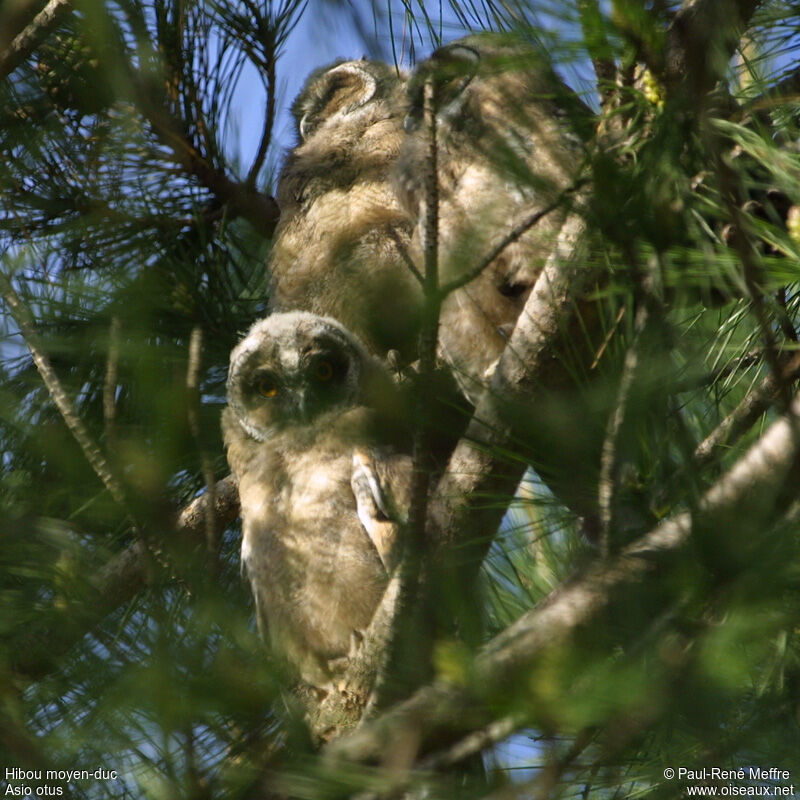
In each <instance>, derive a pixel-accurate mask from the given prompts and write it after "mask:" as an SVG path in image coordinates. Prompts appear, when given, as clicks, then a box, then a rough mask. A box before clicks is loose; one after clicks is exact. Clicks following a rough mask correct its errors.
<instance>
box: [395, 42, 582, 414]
mask: <svg viewBox="0 0 800 800" xmlns="http://www.w3.org/2000/svg"><path fill="white" fill-rule="evenodd" d="M427 82H431V83H432V86H433V90H434V105H435V111H436V117H437V166H438V171H437V175H438V189H439V238H438V266H439V282H440V284H441V285H445V284H447V283H448V282H451V281H454V280H458V279H460V278H461V277H462V276H464V275H466V274H469V272H470V270H474V269H475V268H476V267H477V266H478V265H479V264H480V263H481V262H482V261H483V260H484V259H485V257H486V256H488V255H489V254H491V253H492V251H493V249H495V248H497V247H498V246H499V245H500V243H501V242H502V241H503V239H504V237H506V236H507V235H508V234H509V233H510V232H511V231H512V230H513V229H514V228H515V227H516V226H518V225H520V224H521V223H523V222H524V221H525V220H526V219H529V218H531V217H533V215H535V214H536V213H537V212H541V211H543V210H544V209H546V208H548V207H549V206H550V205H551V204H554V202H555V201H556V200H557V198H558V197H559V195H560V193H562V192H563V191H564V190H565V189H567V187H568V186H570V185H571V183H572V181H573V179H574V178H575V176H576V172H577V169H578V167H579V165H580V162H581V159H582V144H581V139H580V137H579V136H577V135H575V133H574V130H576V129H577V130H580V131H581V132H585V133H588V132H589V126H590V120H591V115H590V112H589V111H588V109H587V108H586V107H585V106H584V105H583V103H582V102H581V101H580V100H579V99H578V98H577V97H576V96H575V95H574V93H573V92H572V91H571V90H570V89H568V88H567V87H566V86H565V85H564V84H563V83H562V82H561V81H560V80H559V79H558V78H557V77H556V76H555V74H554V73H553V71H552V69H551V68H550V67H549V65H548V64H547V63H546V62H545V60H544V58H543V56H542V55H541V53H540V52H539V51H538V50H536V49H535V48H534V47H532V46H531V45H529V44H527V43H524V42H521V41H519V40H513V39H511V40H510V39H509V38H508V37H501V36H499V35H496V34H479V35H474V36H470V37H467V38H465V39H462V40H459V41H457V42H454V43H452V44H449V45H447V46H445V47H442V48H440V49H439V50H437V51H436V52H434V53H433V55H432V56H431V57H430V58H429V59H428V60H427V61H425V62H423V63H422V64H420V65H419V67H418V68H417V70H416V71H415V73H414V75H413V76H412V77H411V79H410V80H409V83H408V86H409V88H408V113H407V116H406V118H405V129H406V130H407V138H406V140H405V142H404V145H403V148H402V151H401V154H400V157H399V159H398V163H397V166H396V168H395V185H396V189H397V192H398V196H399V197H400V199H401V202H402V203H403V206H404V207H405V208H406V210H407V211H408V213H409V214H410V215H411V216H412V217H413V218H414V219H415V220H416V227H415V230H414V233H413V241H412V247H411V254H412V257H413V258H414V260H415V261H417V262H420V261H421V259H422V255H421V253H422V249H423V246H424V243H423V241H422V239H423V231H424V224H425V209H424V206H425V195H424V185H423V181H422V180H421V176H422V175H424V174H425V171H426V164H427V159H428V133H427V131H426V130H425V126H424V125H422V124H421V123H422V118H423V92H424V87H425V85H426V83H427ZM563 219H564V211H563V209H562V208H556V209H554V210H552V211H549V212H548V213H546V214H545V215H544V216H543V217H542V218H541V219H539V220H538V221H537V222H536V223H535V224H534V225H533V226H532V227H530V229H529V230H528V231H527V232H526V233H525V234H523V235H522V236H521V237H520V238H519V239H518V240H516V241H515V242H513V243H511V244H508V245H507V246H506V247H504V248H503V249H502V251H501V252H500V253H499V254H498V255H497V256H496V257H495V258H494V259H492V260H491V261H490V263H489V264H488V265H487V267H486V268H485V269H484V270H483V271H482V272H481V273H480V274H479V275H478V276H477V277H475V278H474V279H473V280H471V281H470V282H469V283H467V284H466V285H465V286H463V287H462V288H459V289H457V290H455V291H453V292H452V293H451V294H450V295H449V296H448V297H447V299H446V300H445V302H444V304H443V307H442V310H441V317H440V333H439V355H440V357H441V358H442V359H443V360H444V361H445V362H447V363H448V364H450V366H451V367H452V369H453V371H454V374H455V375H456V377H457V379H458V381H459V383H460V385H461V387H462V390H463V392H464V394H465V395H466V397H467V398H468V399H469V400H471V401H472V402H473V403H474V402H475V401H476V400H477V398H478V397H479V396H480V392H481V391H482V388H483V386H484V385H485V381H486V377H487V376H488V372H489V371H490V369H491V367H492V365H493V364H494V363H495V362H496V360H497V358H498V357H499V356H500V354H501V352H502V350H503V348H504V346H505V342H506V339H507V337H508V335H509V333H510V332H511V330H512V329H513V327H514V324H515V323H516V320H517V317H518V316H519V314H520V312H521V311H522V308H523V307H524V305H525V301H526V299H527V297H528V295H529V294H530V291H531V289H532V287H533V284H534V282H535V280H536V277H537V276H538V274H539V272H540V270H541V268H542V266H543V262H544V260H545V259H546V257H547V256H548V254H549V253H550V251H551V249H552V244H553V241H554V238H555V236H556V234H557V233H558V230H559V228H560V226H561V224H562V222H563Z"/></svg>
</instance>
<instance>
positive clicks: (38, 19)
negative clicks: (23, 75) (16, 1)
mask: <svg viewBox="0 0 800 800" xmlns="http://www.w3.org/2000/svg"><path fill="white" fill-rule="evenodd" d="M37 6H38V3H28V4H26V9H25V10H26V11H29V12H32V11H33V8H35V7H37ZM71 8H72V3H71V2H70V0H49V2H48V3H47V5H46V6H45V7H44V8H43V9H41V11H39V13H38V14H36V16H35V17H33V19H32V20H30V22H28V23H27V24H26V25H25V27H24V28H23V29H22V30H21V31H19V33H17V35H16V36H14V38H13V39H12V40H11V43H10V44H8V46H7V47H4V48H3V50H2V52H0V80H3V79H4V78H6V77H7V76H8V75H10V74H11V73H12V72H13V71H14V70H15V69H16V68H17V67H18V66H19V65H20V64H22V62H23V61H25V59H26V58H28V57H29V56H30V55H31V54H32V53H33V52H34V51H35V50H36V48H37V47H38V46H39V45H40V44H41V43H42V41H43V40H44V38H45V37H46V36H47V34H48V33H50V31H51V30H53V28H55V27H56V26H57V25H58V24H59V22H61V20H62V18H63V17H64V16H65V15H66V14H67V12H69V11H70V10H71ZM20 16H21V15H20ZM3 21H4V22H7V21H8V20H7V19H6V20H3ZM12 24H13V21H12Z"/></svg>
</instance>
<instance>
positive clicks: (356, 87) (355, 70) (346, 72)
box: [297, 61, 378, 141]
mask: <svg viewBox="0 0 800 800" xmlns="http://www.w3.org/2000/svg"><path fill="white" fill-rule="evenodd" d="M308 91H309V93H310V94H311V95H312V96H313V99H312V102H311V103H310V105H309V106H308V107H307V109H306V110H305V113H304V114H303V115H302V116H301V117H300V118H299V121H298V123H297V125H298V130H299V132H300V136H301V138H302V139H303V140H304V141H305V140H307V139H308V138H309V136H311V134H313V133H314V131H315V130H316V129H317V128H318V127H319V126H320V125H321V124H322V123H323V122H324V121H325V120H327V119H330V118H332V117H334V116H337V115H341V116H345V115H347V114H352V113H353V112H354V111H355V110H357V109H359V108H361V107H362V106H365V105H366V104H367V103H369V102H370V100H372V98H373V97H375V94H376V92H377V91H378V81H377V80H376V78H375V76H374V75H372V73H371V72H370V71H369V70H368V69H366V68H365V65H364V64H362V63H361V62H355V61H348V62H345V63H344V64H339V65H338V66H336V67H333V68H331V69H329V70H328V71H327V72H325V73H323V74H322V75H321V76H320V77H319V78H317V80H316V81H315V82H314V85H313V86H309V87H308Z"/></svg>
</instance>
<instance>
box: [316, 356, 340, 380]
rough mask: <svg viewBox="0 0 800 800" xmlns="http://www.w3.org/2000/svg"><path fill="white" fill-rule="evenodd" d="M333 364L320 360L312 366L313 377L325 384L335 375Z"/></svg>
mask: <svg viewBox="0 0 800 800" xmlns="http://www.w3.org/2000/svg"><path fill="white" fill-rule="evenodd" d="M335 372H336V370H335V369H334V366H333V364H331V362H330V361H328V360H327V359H324V358H322V359H320V360H319V361H317V362H316V363H315V364H314V377H315V378H316V379H317V380H318V381H319V382H320V383H327V382H328V381H329V380H330V379H331V378H332V377H333V376H334V374H335Z"/></svg>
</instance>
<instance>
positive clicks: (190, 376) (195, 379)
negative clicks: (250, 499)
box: [186, 325, 218, 564]
mask: <svg viewBox="0 0 800 800" xmlns="http://www.w3.org/2000/svg"><path fill="white" fill-rule="evenodd" d="M202 355H203V329H202V328H201V327H200V326H199V325H195V326H194V327H193V328H192V334H191V337H190V339H189V360H188V364H187V366H186V390H187V392H188V395H189V397H188V408H187V414H188V417H189V430H190V431H191V433H192V436H193V437H194V440H195V443H196V445H197V450H198V452H199V453H200V466H201V469H202V472H203V479H204V480H205V482H206V494H207V496H208V499H207V501H206V504H205V512H206V513H205V529H206V548H207V551H208V556H209V558H210V559H211V560H212V564H216V554H217V546H218V542H217V515H216V513H215V510H214V506H215V497H214V486H215V480H214V468H213V467H212V465H211V459H210V458H209V456H208V453H207V452H206V450H205V448H204V447H203V441H202V438H201V435H200V434H201V426H200V367H201V365H202Z"/></svg>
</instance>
